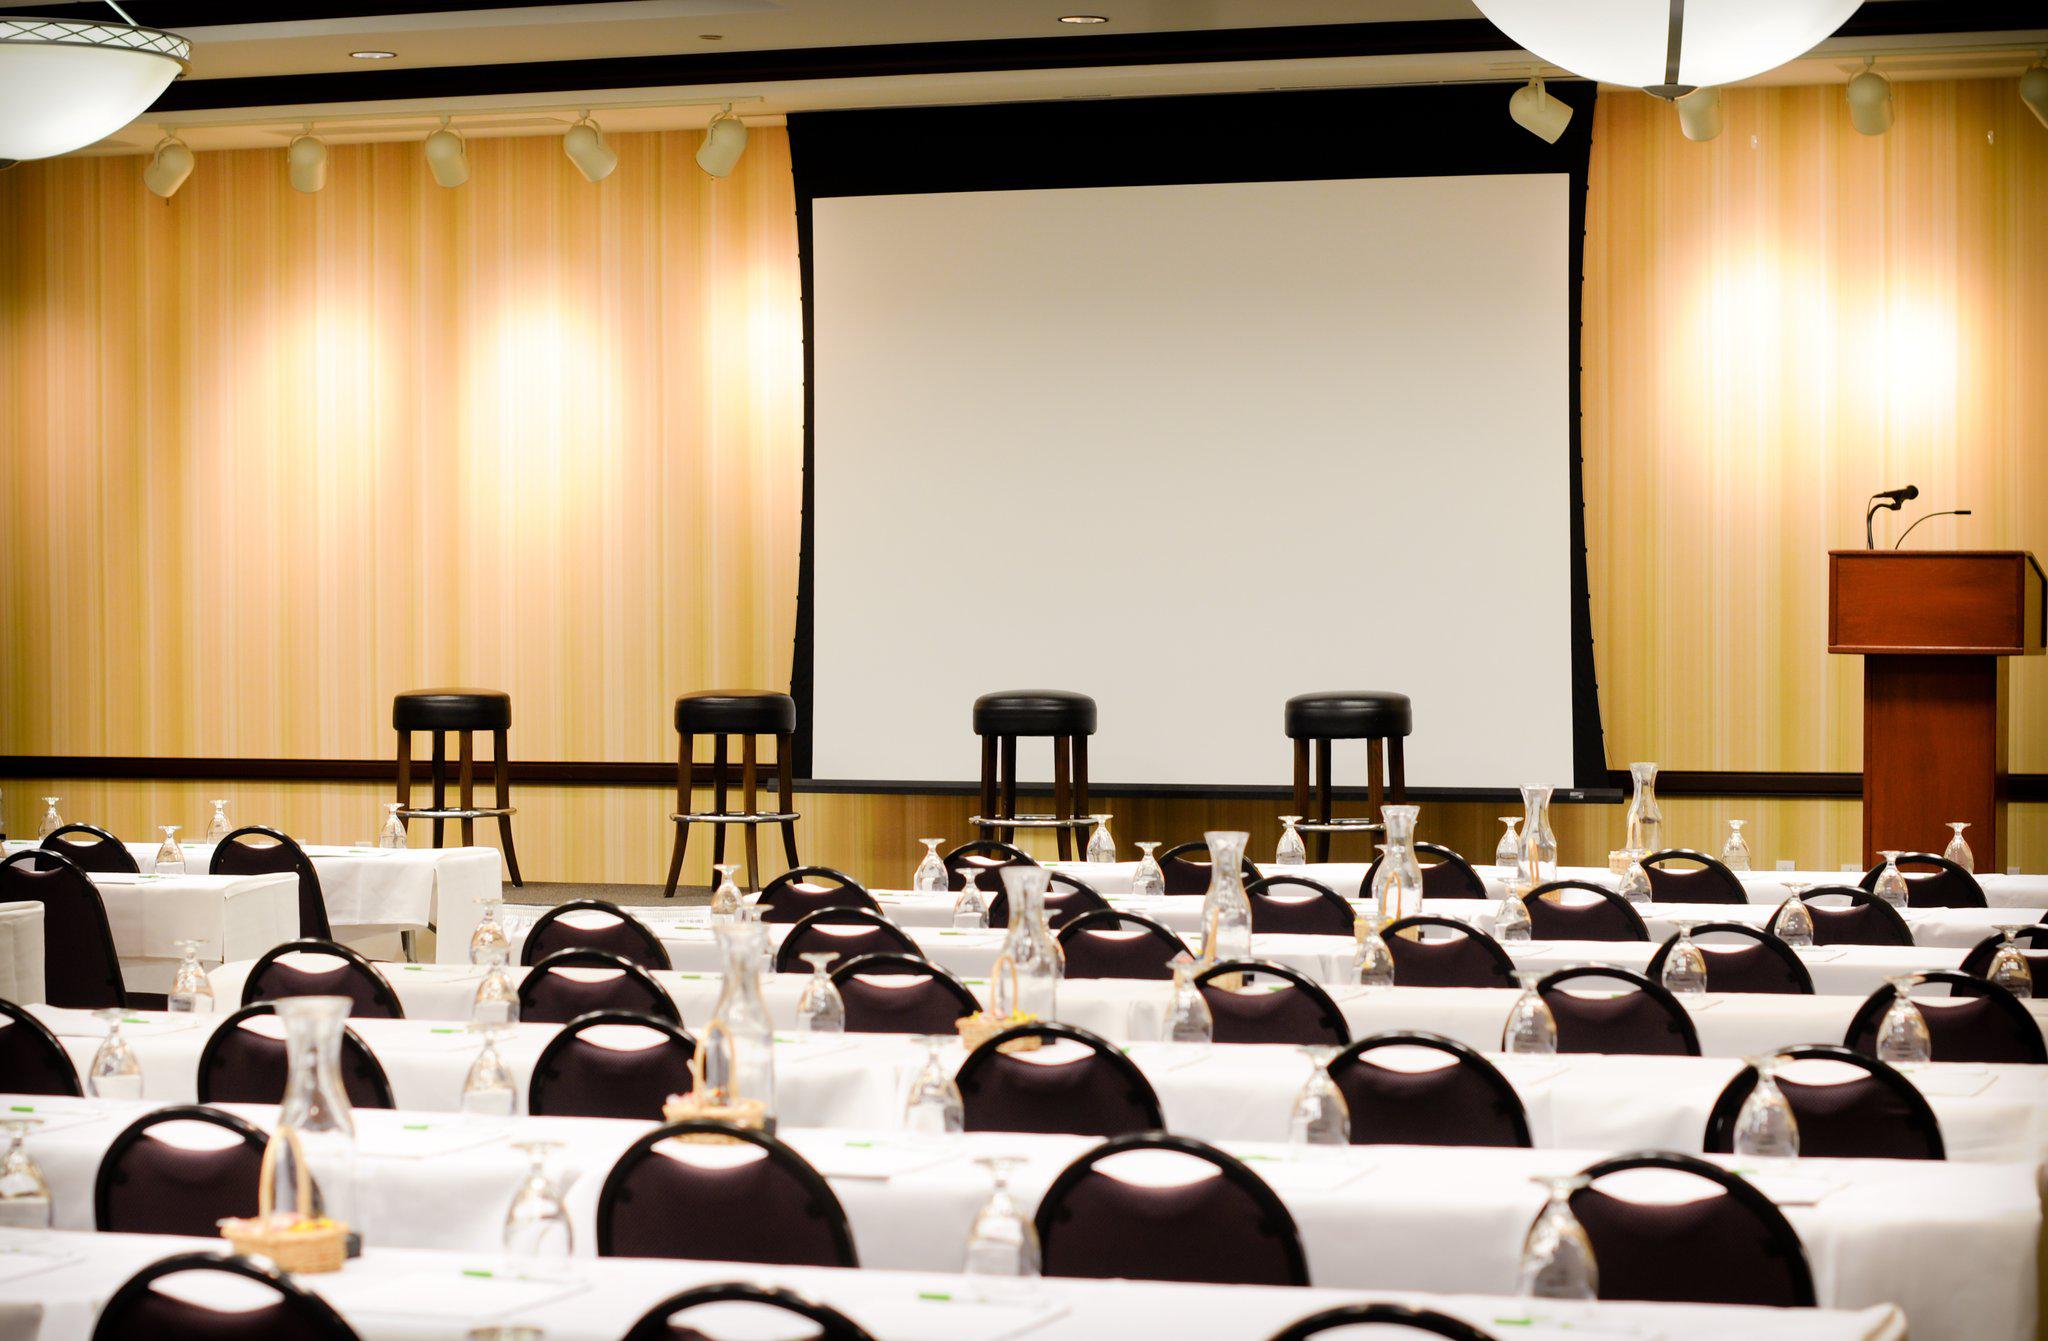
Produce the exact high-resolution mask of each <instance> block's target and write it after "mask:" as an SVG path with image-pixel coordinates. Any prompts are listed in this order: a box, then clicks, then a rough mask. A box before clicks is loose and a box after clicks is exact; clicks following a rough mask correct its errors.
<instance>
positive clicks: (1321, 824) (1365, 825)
mask: <svg viewBox="0 0 2048 1341" xmlns="http://www.w3.org/2000/svg"><path fill="white" fill-rule="evenodd" d="M1386 827H1387V826H1386V825H1384V824H1382V823H1380V822H1379V821H1378V820H1369V819H1333V820H1313V821H1311V820H1298V821H1296V822H1295V825H1294V830H1295V832H1296V833H1379V832H1382V831H1384V830H1385V829H1386Z"/></svg>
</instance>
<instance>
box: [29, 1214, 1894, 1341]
mask: <svg viewBox="0 0 2048 1341" xmlns="http://www.w3.org/2000/svg"><path fill="white" fill-rule="evenodd" d="M217 1246H218V1244H217V1242H216V1241H214V1240H206V1239H185V1238H171V1237H163V1236H156V1235H139V1234H100V1235H91V1236H87V1235H81V1234H71V1233H64V1232H55V1233H49V1232H44V1233H38V1232H33V1231H24V1230H11V1231H0V1255H4V1256H5V1258H6V1260H8V1261H10V1262H11V1263H13V1264H15V1270H14V1271H13V1272H12V1273H9V1274H6V1275H4V1276H0V1324H4V1322H5V1320H6V1318H7V1312H6V1311H7V1310H8V1309H10V1308H12V1309H16V1310H22V1311H26V1310H29V1309H40V1310H41V1312H42V1327H41V1332H40V1341H87V1338H88V1337H90V1335H91V1333H92V1324H93V1321H94V1319H95V1317H96V1316H97V1314H98V1311H99V1309H100V1307H101V1306H102V1305H103V1304H104V1303H105V1301H106V1300H107V1299H108V1298H109V1297H110V1296H111V1295H112V1294H113V1292H114V1291H115V1290H116V1289H117V1288H119V1286H120V1284H121V1282H122V1281H124V1280H126V1279H127V1278H128V1277H129V1276H131V1275H133V1274H134V1273H135V1272H137V1271H139V1270H141V1269H142V1268H143V1267H144V1266H146V1265H148V1264H149V1263H151V1262H154V1261H157V1260H159V1259H161V1258H163V1257H166V1256H169V1255H170V1254H172V1253H176V1252H187V1251H194V1250H198V1251H206V1250H210V1249H212V1248H215V1247H217ZM509 1266H510V1264H509V1263H507V1262H506V1261H504V1260H503V1259H502V1258H501V1257H500V1256H499V1255H498V1254H495V1253H490V1252H483V1251H470V1252H457V1251H434V1250H426V1249H406V1248H391V1247H383V1246H372V1247H370V1248H369V1249H367V1250H366V1251H365V1252H364V1254H363V1256H362V1257H360V1258H357V1259H355V1260H353V1261H351V1262H349V1263H348V1264H347V1266H346V1267H344V1268H343V1269H342V1270H341V1271H339V1272H337V1273H334V1274H332V1275H324V1276H301V1277H299V1278H298V1280H299V1283H300V1284H302V1285H304V1286H306V1287H307V1288H308V1289H311V1290H313V1291H315V1292H316V1293H318V1294H319V1295H321V1296H322V1297H323V1298H325V1299H326V1300H327V1301H328V1302H329V1303H331V1304H333V1305H334V1307H335V1308H336V1309H337V1310H339V1311H340V1312H341V1314H342V1315H343V1317H344V1318H345V1319H346V1320H347V1321H348V1323H349V1325H350V1327H351V1328H353V1329H354V1330H355V1332H356V1334H357V1335H359V1336H361V1337H362V1338H364V1341H415V1339H416V1338H426V1337H433V1338H450V1337H457V1336H460V1335H461V1334H462V1331H463V1329H464V1328H467V1327H470V1326H477V1325H500V1326H512V1325H520V1326H528V1327H534V1328H538V1329H539V1330H540V1332H541V1333H542V1334H543V1335H544V1336H546V1337H547V1339H548V1341H617V1338H618V1337H620V1336H622V1335H624V1334H625V1332H626V1329H627V1328H628V1327H630V1326H631V1325H632V1324H633V1323H634V1322H635V1321H636V1320H637V1319H638V1318H639V1317H640V1315H641V1314H643V1313H645V1312H646V1311H647V1310H648V1309H650V1308H652V1307H653V1306H654V1305H655V1304H656V1303H658V1302H660V1301H661V1300H662V1299H665V1298H667V1297H668V1296H670V1295H672V1294H675V1293H676V1292H678V1291H680V1290H684V1289H688V1288H690V1287H692V1286H697V1285H704V1284H709V1283H712V1282H722V1281H733V1280H744V1281H750V1282H754V1283H756V1284H761V1285H779V1286H783V1287H785V1288H788V1289H791V1290H795V1291H796V1292H798V1293H800V1294H803V1295H805V1296H808V1297H809V1298H812V1299H816V1300H819V1301H821V1302H823V1303H826V1304H829V1305H831V1306H833V1307H835V1308H837V1309H839V1310H840V1311H842V1312H844V1313H845V1314H847V1315H848V1316H849V1317H851V1318H852V1319H853V1320H854V1321H855V1322H856V1323H859V1324H860V1325H861V1326H862V1327H863V1328H865V1329H866V1330H867V1331H868V1332H869V1333H870V1334H871V1335H873V1336H874V1337H876V1338H877V1341H998V1339H999V1338H1004V1337H1017V1336H1020V1335H1028V1336H1029V1337H1031V1338H1033V1339H1034V1341H1039V1339H1041V1338H1042V1339H1043V1341H1091V1339H1092V1341H1099V1338H1102V1337H1109V1336H1173V1337H1177V1338H1183V1339H1184V1341H1265V1338H1267V1337H1270V1336H1271V1335H1272V1334H1273V1333H1275V1332H1277V1331H1279V1330H1280V1329H1281V1328H1282V1327H1284V1326H1286V1325H1287V1324H1288V1323H1290V1322H1292V1321H1293V1320H1294V1319H1296V1318H1299V1317H1303V1316H1306V1315H1307V1314H1310V1313H1315V1312H1318V1311H1320V1310H1322V1309H1325V1308H1331V1307H1334V1306H1336V1305H1338V1304H1344V1303H1351V1302H1354V1301H1357V1300H1359V1299H1362V1298H1366V1297H1368V1296H1365V1295H1361V1294H1360V1293H1358V1292H1356V1291H1345V1290H1330V1289H1313V1288H1312V1289H1306V1290H1301V1289H1288V1288H1284V1287H1277V1286H1247V1285H1233V1286H1215V1285H1187V1284H1179V1283H1174V1284H1164V1283H1158V1282H1150V1281H1096V1280H1061V1279H1044V1280H1039V1281H1035V1282H1031V1283H1030V1284H1028V1285H1023V1286H1019V1285H1016V1284H1010V1285H1007V1286H1006V1285H1005V1284H1004V1283H1002V1282H996V1281H990V1280H989V1279H987V1278H985V1277H966V1276H958V1275H952V1274H945V1273H937V1272H896V1271H880V1270H875V1269H873V1268H867V1269H863V1270H858V1271H847V1270H838V1269H832V1268H824V1267H786V1266H760V1265H755V1264H752V1263H744V1264H742V1263H724V1262H686V1261H659V1260H655V1259H651V1258H593V1257H585V1258H576V1259H574V1260H572V1261H569V1262H558V1263H555V1264H552V1266H551V1267H550V1268H548V1269H545V1270H542V1271H534V1270H532V1269H531V1268H529V1269H528V1270H527V1272H526V1278H524V1279H522V1278H520V1277H519V1276H518V1275H517V1274H515V1273H514V1272H513V1271H512V1270H508V1267H509ZM1369 1297H1370V1298H1373V1299H1378V1300H1386V1301H1388V1302H1394V1303H1405V1304H1411V1305H1414V1306H1418V1307H1424V1308H1431V1309H1436V1310H1438V1311H1441V1312H1446V1313H1450V1314H1453V1315H1454V1316H1457V1317H1460V1318H1463V1319H1465V1320H1466V1321H1468V1322H1471V1323H1473V1324H1474V1325H1476V1326H1479V1327H1482V1328H1485V1329H1487V1330H1488V1331H1497V1332H1500V1333H1501V1334H1511V1335H1515V1336H1525V1337H1530V1338H1532V1339H1540V1341H1555V1339H1557V1338H1564V1337H1571V1336H1578V1337H1584V1336H1596V1337H1597V1336H1614V1337H1620V1336H1634V1337H1660V1338H1666V1339H1667V1341H1720V1339H1721V1338H1723V1337H1728V1336H1742V1337H1745V1338H1748V1339H1749V1341H1795V1339H1796V1341H1904V1338H1905V1333H1906V1329H1905V1320H1904V1318H1903V1317H1902V1316H1901V1315H1900V1313H1899V1311H1898V1310H1897V1309H1895V1308H1892V1307H1889V1306H1872V1307H1869V1308H1863V1309H1857V1310H1853V1311H1848V1310H1820V1309H1816V1310H1801V1311H1799V1312H1797V1313H1790V1312H1786V1311H1784V1310H1781V1309H1764V1308H1733V1307H1727V1306H1716V1305H1701V1304H1621V1303H1614V1304H1571V1303H1556V1302H1542V1303H1537V1302H1534V1301H1530V1300H1524V1299H1508V1298H1502V1297H1498V1296H1491V1297H1489V1296H1477V1295H1419V1294H1414V1293H1412V1292H1408V1291H1398V1292H1397V1291H1377V1290H1376V1291H1373V1292H1372V1293H1371V1295H1370V1296H1369ZM749 1321H751V1319H749ZM0 1334H5V1332H4V1325H0Z"/></svg>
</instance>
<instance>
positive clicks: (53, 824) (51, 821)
mask: <svg viewBox="0 0 2048 1341" xmlns="http://www.w3.org/2000/svg"><path fill="white" fill-rule="evenodd" d="M63 799H64V798H63V797H61V796H45V797H44V798H43V822H42V823H41V824H40V825H38V826H37V828H36V838H37V840H38V841H40V840H42V839H44V838H48V837H49V836H50V835H51V834H53V833H55V832H57V830H59V829H61V828H63V827H64V817H63V816H62V815H60V814H58V813H57V803H58V802H59V801H61V800H63Z"/></svg>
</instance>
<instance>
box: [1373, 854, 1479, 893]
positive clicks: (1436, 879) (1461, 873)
mask: <svg viewBox="0 0 2048 1341" xmlns="http://www.w3.org/2000/svg"><path fill="white" fill-rule="evenodd" d="M1415 858H1416V860H1417V862H1418V863H1422V897H1423V898H1425V899H1484V898H1490V897H1491V896H1490V895H1489V894H1488V893H1487V892H1486V881H1485V880H1484V879H1483V878H1482V877H1481V876H1480V874H1479V872H1477V871H1475V870H1473V869H1472V863H1471V862H1469V861H1466V860H1465V857H1464V854H1463V853H1461V852H1459V851H1458V850H1457V849H1456V848H1451V847H1445V846H1444V845H1443V844H1442V843H1417V844H1416V845H1415ZM1430 858H1434V859H1435V860H1433V861H1432V860H1429V859H1430ZM1383 860H1385V858H1384V857H1383V856H1380V857H1374V858H1373V859H1372V865H1371V866H1369V867H1367V868H1366V872H1365V879H1364V881H1363V882H1361V883H1360V885H1359V887H1358V888H1359V891H1360V893H1361V894H1362V893H1363V892H1365V891H1366V890H1369V889H1371V888H1372V878H1373V876H1375V875H1377V874H1378V873H1379V869H1380V862H1382V861H1383Z"/></svg>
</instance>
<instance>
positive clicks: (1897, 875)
mask: <svg viewBox="0 0 2048 1341" xmlns="http://www.w3.org/2000/svg"><path fill="white" fill-rule="evenodd" d="M1877 855H1878V856H1880V857H1883V858H1884V869H1883V870H1882V871H1879V872H1878V873H1877V883H1876V884H1874V885H1872V886H1871V887H1870V892H1871V893H1873V894H1875V895H1877V897H1879V898H1880V899H1883V900H1884V901H1885V902H1886V903H1889V904H1890V905H1891V906H1892V907H1894V908H1897V909H1898V910H1899V911H1900V912H1904V911H1905V910H1906V900H1907V896H1908V886H1907V884H1906V874H1905V872H1904V871H1901V870H1900V869H1899V858H1900V857H1901V856H1903V855H1905V854H1904V853H1901V852H1880V853H1878V854H1877Z"/></svg>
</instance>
